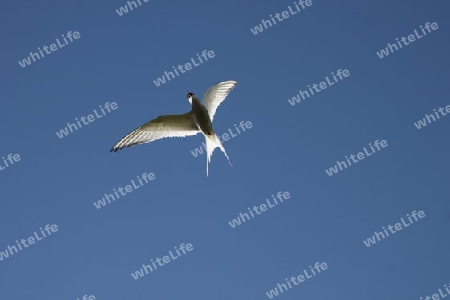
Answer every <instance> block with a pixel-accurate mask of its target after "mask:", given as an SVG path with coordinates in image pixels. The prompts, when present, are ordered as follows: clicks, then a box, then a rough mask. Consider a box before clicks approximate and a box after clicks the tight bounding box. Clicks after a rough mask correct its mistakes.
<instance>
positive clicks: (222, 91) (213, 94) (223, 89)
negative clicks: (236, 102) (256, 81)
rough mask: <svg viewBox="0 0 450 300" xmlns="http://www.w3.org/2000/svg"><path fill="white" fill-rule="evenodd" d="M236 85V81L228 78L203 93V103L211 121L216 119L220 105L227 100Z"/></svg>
mask: <svg viewBox="0 0 450 300" xmlns="http://www.w3.org/2000/svg"><path fill="white" fill-rule="evenodd" d="M236 85H237V82H236V81H234V80H228V81H224V82H221V83H219V84H217V85H214V86H212V87H210V88H209V89H207V90H206V92H205V94H204V95H203V105H204V106H205V107H206V109H207V110H208V114H209V118H210V119H211V122H212V120H213V119H214V115H215V114H216V111H217V108H218V107H219V105H220V104H221V103H222V102H223V100H225V98H226V97H227V96H228V94H229V93H230V92H231V90H233V89H234V87H235V86H236Z"/></svg>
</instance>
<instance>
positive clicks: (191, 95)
mask: <svg viewBox="0 0 450 300" xmlns="http://www.w3.org/2000/svg"><path fill="white" fill-rule="evenodd" d="M186 93H187V97H188V98H189V97H193V96H194V95H195V94H194V93H190V92H188V91H186Z"/></svg>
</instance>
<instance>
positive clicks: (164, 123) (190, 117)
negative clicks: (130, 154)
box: [110, 80, 237, 177]
mask: <svg viewBox="0 0 450 300" xmlns="http://www.w3.org/2000/svg"><path fill="white" fill-rule="evenodd" d="M236 85H237V82H236V81H234V80H228V81H223V82H220V83H218V84H216V85H213V86H211V87H209V88H208V89H207V90H206V91H205V93H204V94H203V101H201V100H200V99H199V98H198V97H197V95H196V94H194V93H192V92H188V91H186V96H187V99H188V100H189V103H190V104H191V111H189V112H187V113H184V114H180V115H161V116H159V117H157V118H155V119H153V120H151V121H149V122H147V123H145V124H143V125H142V126H140V127H138V128H136V129H135V130H133V131H131V132H130V133H128V134H127V135H125V136H124V137H123V138H121V139H120V140H119V141H118V142H117V143H116V144H115V145H114V146H113V147H112V148H111V150H110V152H117V151H119V150H122V149H124V148H127V147H131V146H134V145H139V144H145V143H150V142H153V141H155V140H158V139H162V138H172V137H186V136H194V135H197V134H198V133H202V134H203V135H204V136H205V141H206V146H205V148H206V176H207V177H208V176H209V175H208V173H209V170H208V169H209V167H208V166H209V163H210V162H211V156H212V153H213V152H214V150H215V149H216V148H219V149H220V150H221V151H222V152H223V153H224V154H225V156H226V158H227V159H228V163H229V164H230V166H231V161H230V158H229V157H228V155H227V152H226V151H225V148H224V147H223V146H222V143H221V142H220V140H219V138H218V137H217V135H216V133H215V131H214V129H213V126H212V121H213V120H214V116H215V114H216V111H217V108H218V107H219V105H220V104H221V103H222V102H223V101H224V100H225V98H226V97H227V96H228V94H229V93H230V92H231V91H232V90H233V89H234V88H235V87H236Z"/></svg>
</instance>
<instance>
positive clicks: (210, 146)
mask: <svg viewBox="0 0 450 300" xmlns="http://www.w3.org/2000/svg"><path fill="white" fill-rule="evenodd" d="M205 140H206V176H208V165H209V163H210V162H211V156H212V154H213V152H214V149H216V148H220V150H222V152H223V154H225V156H226V157H227V159H228V163H229V164H230V166H231V161H230V158H229V157H228V155H227V152H226V151H225V148H224V147H223V146H222V143H221V142H220V140H219V138H218V137H217V135H216V134H215V133H214V134H212V135H205Z"/></svg>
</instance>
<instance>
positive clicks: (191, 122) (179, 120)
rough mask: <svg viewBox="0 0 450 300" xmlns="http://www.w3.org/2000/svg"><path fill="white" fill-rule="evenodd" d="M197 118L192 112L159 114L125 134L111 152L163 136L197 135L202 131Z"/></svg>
mask: <svg viewBox="0 0 450 300" xmlns="http://www.w3.org/2000/svg"><path fill="white" fill-rule="evenodd" d="M195 120H196V119H195V116H194V114H193V113H192V112H188V113H185V114H182V115H166V116H159V117H157V118H156V119H153V120H151V121H150V122H147V123H145V124H144V125H142V126H140V127H139V128H136V129H135V130H133V131H132V132H130V133H129V134H127V135H126V136H124V137H123V138H122V139H120V141H118V142H117V143H116V144H115V145H114V146H113V147H112V148H111V150H110V152H117V151H119V150H122V149H123V148H127V147H131V146H134V145H139V144H144V143H150V142H153V141H154V140H158V139H162V138H168V137H185V136H190V135H196V134H197V133H199V132H200V131H199V128H198V126H197V124H196V121H195Z"/></svg>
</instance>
